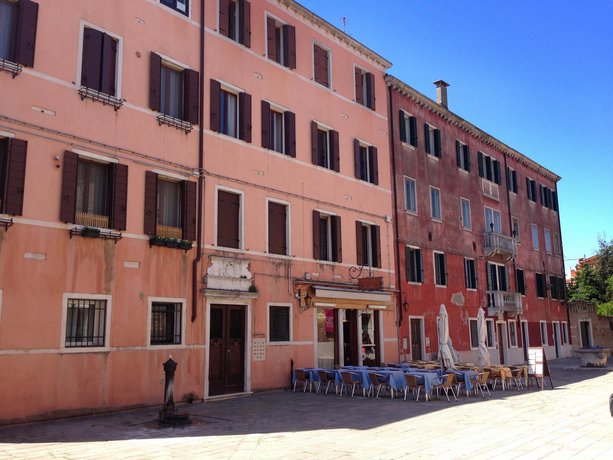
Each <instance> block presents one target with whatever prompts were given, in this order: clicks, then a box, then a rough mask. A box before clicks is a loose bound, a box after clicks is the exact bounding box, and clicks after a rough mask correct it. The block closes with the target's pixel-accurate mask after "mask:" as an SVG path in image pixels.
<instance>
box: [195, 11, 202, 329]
mask: <svg viewBox="0 0 613 460" xmlns="http://www.w3.org/2000/svg"><path fill="white" fill-rule="evenodd" d="M204 32H205V28H204V0H200V55H199V59H200V68H199V70H200V78H199V80H200V81H199V91H198V99H199V100H198V102H199V104H198V106H199V108H198V118H199V120H200V129H199V130H198V186H197V194H198V196H197V199H196V212H197V216H196V257H195V258H194V260H193V261H192V323H193V322H194V321H196V318H197V317H198V299H199V298H200V290H199V289H198V286H199V283H200V277H199V276H198V265H199V264H200V262H201V261H202V222H203V220H204V209H203V203H204V126H203V124H204V107H203V105H204V103H203V95H204Z"/></svg>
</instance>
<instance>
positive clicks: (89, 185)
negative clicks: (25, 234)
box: [60, 151, 128, 230]
mask: <svg viewBox="0 0 613 460" xmlns="http://www.w3.org/2000/svg"><path fill="white" fill-rule="evenodd" d="M107 161H108V162H104V159H102V158H101V157H98V156H97V155H94V154H91V157H89V155H88V156H86V155H85V154H84V155H77V154H76V153H74V152H70V151H66V152H64V167H63V173H62V174H63V176H62V198H61V207H60V220H61V221H63V222H72V223H75V224H80V225H85V226H88V227H100V228H113V229H116V230H125V229H126V208H127V192H128V166H127V165H122V164H118V163H115V162H111V161H115V160H112V159H107Z"/></svg>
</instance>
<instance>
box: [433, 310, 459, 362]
mask: <svg viewBox="0 0 613 460" xmlns="http://www.w3.org/2000/svg"><path fill="white" fill-rule="evenodd" d="M437 331H438V359H439V360H440V361H441V367H443V368H444V369H455V363H454V361H453V355H452V354H451V348H449V317H448V316H447V309H446V308H445V305H444V304H441V309H440V311H439V314H438V318H437Z"/></svg>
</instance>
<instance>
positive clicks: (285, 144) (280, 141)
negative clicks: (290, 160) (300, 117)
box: [262, 101, 296, 157]
mask: <svg viewBox="0 0 613 460" xmlns="http://www.w3.org/2000/svg"><path fill="white" fill-rule="evenodd" d="M262 147H264V148H265V149H270V150H274V151H276V152H279V153H285V154H286V155H289V156H291V157H296V115H295V114H294V113H293V112H290V111H289V110H282V109H278V108H276V107H274V106H271V104H270V103H269V102H266V101H262Z"/></svg>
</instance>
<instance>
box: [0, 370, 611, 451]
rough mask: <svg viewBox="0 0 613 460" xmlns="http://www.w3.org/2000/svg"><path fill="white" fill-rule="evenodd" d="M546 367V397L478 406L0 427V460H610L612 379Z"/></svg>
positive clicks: (463, 403) (324, 408)
mask: <svg viewBox="0 0 613 460" xmlns="http://www.w3.org/2000/svg"><path fill="white" fill-rule="evenodd" d="M550 367H551V369H552V374H553V375H552V380H553V383H554V385H555V389H554V390H551V389H546V390H545V391H538V390H534V389H532V390H529V391H524V392H520V391H517V390H510V391H505V392H503V391H500V390H498V391H495V392H492V397H491V398H487V397H486V399H485V400H484V399H482V398H481V397H480V396H479V397H471V398H467V397H466V396H462V397H461V398H460V400H459V401H458V402H451V403H449V402H447V400H446V399H445V398H444V397H443V398H442V399H441V400H440V401H439V400H434V401H429V402H425V401H421V400H420V401H419V402H417V403H416V402H415V401H409V400H407V401H403V400H402V398H401V399H400V400H398V399H394V400H391V399H389V398H388V397H385V398H380V399H378V400H375V399H372V398H370V399H367V398H363V397H357V396H356V397H354V398H351V397H347V396H342V397H339V396H335V395H333V394H330V395H327V396H326V395H323V394H321V395H317V394H309V393H308V392H307V393H306V394H305V393H292V392H290V391H273V392H266V393H258V394H255V395H253V396H249V397H244V398H238V399H230V400H224V401H215V402H207V403H200V404H192V405H185V406H181V407H180V408H181V410H182V411H185V412H188V413H189V414H190V417H191V419H192V421H193V424H192V425H190V426H188V427H186V428H165V429H161V428H158V427H157V424H156V423H155V420H156V417H157V412H158V410H159V407H153V408H146V409H138V410H133V411H126V412H120V413H113V414H106V415H98V416H86V417H74V418H66V419H62V420H55V421H47V422H40V423H29V424H22V425H13V426H3V427H0V458H2V459H5V458H7V459H47V458H79V459H81V458H105V459H110V458H130V459H163V458H212V459H227V458H230V459H243V458H244V459H248V458H262V459H271V458H284V459H306V458H371V459H373V458H382V459H393V458H434V457H436V458H437V459H452V458H471V459H475V458H552V459H563V458H578V459H581V458H602V459H605V458H606V459H611V458H613V418H611V415H610V414H609V407H608V398H609V395H610V394H611V393H613V372H610V370H609V369H607V370H578V369H576V367H577V360H575V359H563V360H558V361H556V362H553V363H550Z"/></svg>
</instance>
